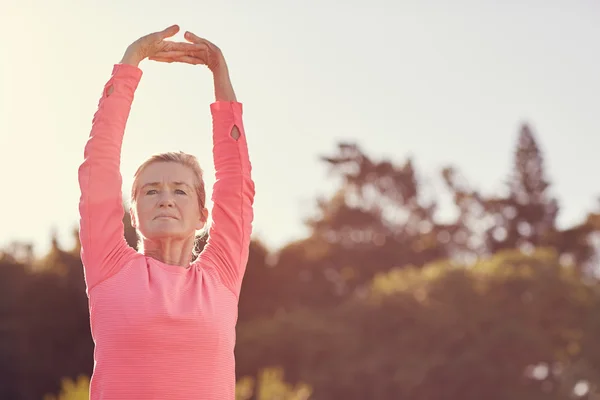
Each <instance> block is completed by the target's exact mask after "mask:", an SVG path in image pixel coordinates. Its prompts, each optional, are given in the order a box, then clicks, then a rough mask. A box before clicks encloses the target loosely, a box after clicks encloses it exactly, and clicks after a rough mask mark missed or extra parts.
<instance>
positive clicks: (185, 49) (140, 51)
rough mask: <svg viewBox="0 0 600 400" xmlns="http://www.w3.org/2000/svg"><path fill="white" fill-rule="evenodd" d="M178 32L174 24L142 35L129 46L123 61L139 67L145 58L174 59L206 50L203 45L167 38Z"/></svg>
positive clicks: (177, 27)
mask: <svg viewBox="0 0 600 400" xmlns="http://www.w3.org/2000/svg"><path fill="white" fill-rule="evenodd" d="M177 32H179V26H177V25H173V26H170V27H168V28H167V29H165V30H163V31H160V32H154V33H151V34H149V35H146V36H142V37H141V38H139V39H137V40H136V41H135V42H133V43H131V44H130V45H129V47H127V50H126V51H125V54H124V55H123V59H122V60H121V63H122V64H130V65H133V66H136V67H137V66H138V65H139V63H140V62H142V60H144V59H145V58H149V57H159V58H161V57H162V58H168V59H172V60H174V59H176V58H178V57H183V56H194V55H196V54H197V53H198V52H200V51H204V50H205V49H204V47H205V46H203V45H199V44H195V43H185V42H173V41H168V40H165V39H167V38H169V37H171V36H173V35H175V34H176V33H177Z"/></svg>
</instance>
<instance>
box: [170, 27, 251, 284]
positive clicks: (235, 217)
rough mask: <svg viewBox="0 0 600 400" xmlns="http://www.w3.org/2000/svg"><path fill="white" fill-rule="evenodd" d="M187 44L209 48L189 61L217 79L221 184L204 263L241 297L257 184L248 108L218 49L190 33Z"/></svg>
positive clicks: (218, 178) (217, 157)
mask: <svg viewBox="0 0 600 400" xmlns="http://www.w3.org/2000/svg"><path fill="white" fill-rule="evenodd" d="M185 37H186V39H188V40H190V41H191V42H193V43H196V44H200V45H202V44H204V45H205V46H206V51H205V53H204V56H203V57H200V58H196V62H195V61H194V58H193V57H186V58H185V59H183V60H181V59H180V60H178V61H185V62H189V63H192V64H194V63H197V64H205V65H207V66H208V68H209V69H210V70H211V72H212V73H213V79H214V89H215V102H214V103H213V104H211V106H210V111H211V114H212V123H213V158H214V165H215V173H216V181H215V185H214V187H213V193H212V201H213V209H212V224H211V227H210V229H209V237H208V241H207V243H206V246H205V248H204V250H203V252H202V254H201V255H200V257H199V259H198V262H201V263H207V264H208V265H210V266H212V267H213V268H215V269H216V271H217V272H218V274H219V276H220V277H221V280H222V282H223V284H224V285H225V286H227V287H228V288H229V289H230V290H231V291H232V292H233V293H234V294H235V295H236V296H239V293H240V288H241V284H242V280H243V277H244V272H245V270H246V263H247V262H248V252H249V247H250V235H251V232H252V221H253V217H254V215H253V209H252V205H253V203H254V182H253V181H252V177H251V170H252V166H251V164H250V158H249V156H248V144H247V142H246V132H245V130H244V123H243V120H242V104H241V103H239V102H237V99H236V97H235V93H234V90H233V86H232V85H231V80H230V77H229V71H228V68H227V64H226V63H225V59H224V57H223V55H222V53H221V51H220V50H219V49H218V47H216V46H215V45H214V44H212V43H210V42H208V41H207V40H205V39H202V38H199V37H197V36H195V35H193V34H191V33H189V32H187V33H186V35H185Z"/></svg>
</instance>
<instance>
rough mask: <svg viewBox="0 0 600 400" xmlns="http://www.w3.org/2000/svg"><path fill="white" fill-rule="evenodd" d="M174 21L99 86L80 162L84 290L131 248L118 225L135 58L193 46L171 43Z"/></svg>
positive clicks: (140, 43)
mask: <svg viewBox="0 0 600 400" xmlns="http://www.w3.org/2000/svg"><path fill="white" fill-rule="evenodd" d="M178 30H179V27H177V26H176V25H175V26H172V27H170V28H167V29H165V30H164V31H162V32H156V33H153V34H150V35H146V36H144V37H142V38H140V39H138V40H136V41H135V42H134V43H132V44H131V45H130V46H129V47H128V48H127V51H126V52H125V54H124V56H123V59H122V60H121V62H120V63H119V64H116V65H115V66H114V67H113V72H112V75H111V77H110V79H109V80H108V82H107V83H106V84H105V86H104V90H103V91H102V96H101V98H100V102H99V104H98V109H97V111H96V113H95V114H94V118H93V121H92V130H91V133H90V136H89V139H88V141H87V144H86V146H85V150H84V161H83V163H82V164H81V166H80V167H79V187H80V191H81V196H80V201H79V213H80V230H79V235H80V240H81V259H82V262H83V266H84V272H85V280H86V284H87V288H88V292H89V290H91V289H92V288H93V287H94V286H96V285H97V284H98V283H100V282H102V281H103V280H105V279H107V278H109V277H110V276H112V275H114V274H115V273H116V272H118V271H119V269H120V268H121V267H122V266H123V265H124V264H125V263H126V262H127V260H128V259H129V258H130V257H133V256H134V255H135V254H136V252H135V251H134V250H133V249H132V248H131V247H129V246H128V245H127V242H126V241H125V238H124V226H123V222H122V221H123V215H124V210H123V203H122V201H123V197H122V193H121V185H122V178H121V173H120V164H121V144H122V141H123V134H124V131H125V126H126V124H127V119H128V118H129V113H130V110H131V104H132V102H133V98H134V93H135V90H136V89H137V86H138V84H139V82H140V79H141V77H142V71H141V70H140V69H139V68H138V64H139V63H140V62H141V61H142V60H143V59H144V58H146V57H150V56H152V55H156V54H159V55H160V54H161V53H162V54H174V55H181V54H186V53H187V52H190V51H193V49H194V48H195V46H194V45H192V44H189V43H172V42H166V41H164V40H163V39H165V38H167V37H170V36H173V35H174V34H175V33H177V31H178Z"/></svg>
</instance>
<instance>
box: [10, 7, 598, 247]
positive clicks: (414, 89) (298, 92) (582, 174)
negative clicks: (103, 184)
mask: <svg viewBox="0 0 600 400" xmlns="http://www.w3.org/2000/svg"><path fill="white" fill-rule="evenodd" d="M507 3H509V2H502V3H501V2H498V1H495V0H487V1H474V0H473V1H466V0H455V1H451V2H442V1H437V2H435V3H434V2H417V1H391V0H389V1H384V0H370V1H360V2H359V1H356V0H351V1H346V2H339V1H333V0H321V1H316V0H305V1H301V2H291V1H287V2H285V1H273V0H256V1H248V2H241V1H237V2H233V1H231V0H220V1H213V2H207V1H198V0H170V1H168V2H165V1H158V0H147V1H139V0H131V1H114V2H111V1H89V0H88V1H82V0H53V1H43V0H3V1H2V2H0V15H2V23H1V24H0V33H2V38H3V39H2V44H1V45H0V49H1V50H2V51H1V52H0V79H1V80H0V149H1V155H0V170H1V171H2V188H3V189H2V196H1V197H0V199H1V200H0V202H1V204H0V205H1V210H2V222H1V224H0V227H1V228H0V246H3V245H6V244H8V243H9V242H10V241H12V240H25V241H33V242H34V244H35V246H36V249H37V250H38V251H44V250H45V249H47V247H48V245H49V242H50V231H51V229H52V227H56V229H57V230H58V233H59V237H60V239H61V243H62V244H64V245H65V246H70V245H71V244H72V240H71V237H70V232H71V229H72V228H73V227H74V226H76V225H77V224H78V208H77V205H78V201H79V186H78V182H77V168H78V166H79V164H80V163H81V162H82V157H83V148H84V145H85V142H86V140H87V137H88V134H89V130H90V126H91V120H92V116H93V114H94V112H95V110H96V106H97V103H98V99H99V96H100V94H101V91H102V87H103V85H104V83H105V82H106V80H107V79H108V78H109V75H110V72H111V69H112V65H113V64H114V63H115V62H118V61H119V60H120V58H121V55H122V53H123V51H124V50H125V48H126V47H127V45H128V44H129V43H131V42H132V41H133V40H135V39H137V38H138V37H139V36H142V35H144V34H146V33H150V32H153V31H157V30H161V29H164V28H165V27H167V26H169V25H171V24H173V23H177V24H179V25H180V26H181V28H182V31H181V33H180V34H178V35H177V36H176V37H175V39H178V40H181V39H182V37H183V31H185V30H191V31H192V32H194V33H196V34H198V35H199V36H204V37H206V38H208V39H209V40H211V41H213V42H214V43H216V44H217V45H219V46H220V47H221V48H222V49H223V52H224V54H225V56H226V58H227V61H228V64H229V67H230V72H231V75H232V80H233V83H234V87H235V89H236V92H237V95H238V99H239V100H240V101H241V102H243V103H244V110H245V126H246V131H247V135H248V137H249V139H248V140H249V145H250V151H251V158H252V162H253V166H254V170H253V173H254V179H255V182H256V188H257V195H256V202H255V224H254V226H255V233H256V235H257V237H260V238H261V239H263V240H264V241H265V242H266V243H267V244H268V245H270V246H271V247H273V248H275V247H278V246H280V245H283V244H284V243H285V242H287V241H289V240H291V239H294V238H298V237H301V236H302V235H303V234H304V233H305V230H304V227H303V224H302V218H304V217H306V216H308V215H310V214H311V212H312V211H313V210H314V203H315V198H316V196H317V195H319V194H323V193H329V192H331V189H332V187H334V185H333V183H334V182H332V181H331V180H329V179H328V178H327V171H326V168H325V166H324V165H322V164H321V163H320V162H319V161H318V155H319V154H327V153H331V152H332V151H334V150H335V145H336V143H337V142H338V141H339V140H346V141H358V143H359V144H360V145H361V146H362V147H363V148H364V149H365V151H366V152H367V154H370V155H372V156H374V157H376V158H379V157H383V156H385V157H390V158H392V159H394V160H396V161H398V162H399V163H400V162H403V161H404V160H405V158H406V157H408V156H410V155H412V156H414V157H415V162H416V165H417V168H418V171H419V172H420V174H421V175H422V176H423V177H424V178H426V179H427V185H438V182H439V181H440V179H439V170H440V169H441V167H443V166H444V165H447V164H452V165H455V166H457V167H458V168H459V169H460V170H461V171H462V172H463V173H464V174H465V175H466V177H467V178H468V179H469V181H470V182H471V183H473V184H474V185H476V186H478V187H480V188H483V189H484V190H485V191H488V192H489V191H493V190H500V189H501V188H502V182H503V180H504V179H505V178H506V176H507V174H508V173H509V168H510V163H511V161H512V151H513V148H514V144H515V140H516V136H517V132H518V128H519V125H520V123H521V122H522V121H528V122H529V123H531V125H532V126H533V129H534V132H535V133H536V134H537V136H538V138H539V140H540V144H541V147H542V149H543V151H544V152H545V156H546V160H547V167H548V172H549V174H550V176H551V178H552V181H553V183H554V192H555V193H556V194H557V195H558V197H559V199H560V201H561V204H562V206H563V210H562V213H561V217H560V218H561V219H560V220H561V223H562V224H571V223H574V222H577V221H579V220H581V219H582V218H583V217H584V216H585V213H586V212H587V211H590V210H593V209H595V207H596V204H597V200H596V198H597V197H598V195H599V194H600V183H599V181H598V179H597V174H598V171H600V157H598V149H600V134H599V133H600V118H599V117H598V113H597V110H598V108H599V106H600V72H599V71H600V68H599V67H600V41H599V39H598V38H600V23H599V21H600V3H598V2H597V1H596V0H587V1H585V0H580V1H575V0H574V1H568V2H567V1H541V0H540V1H525V2H510V4H507ZM141 68H142V69H143V70H144V76H143V78H142V81H141V83H140V86H139V88H138V91H137V93H136V98H135V101H134V104H133V109H132V113H131V117H130V119H129V123H128V127H127V130H126V135H125V141H124V145H123V153H122V174H123V176H124V182H123V183H124V190H125V192H126V193H127V192H128V191H129V187H130V185H131V182H132V179H131V177H132V175H133V172H134V171H135V169H136V167H137V166H138V165H139V164H140V163H141V162H142V161H143V160H144V159H145V158H146V157H147V156H149V155H151V154H153V153H158V152H163V151H169V150H183V151H186V152H191V153H194V154H196V155H197V156H198V157H199V159H200V161H201V163H202V164H203V167H204V168H205V170H206V174H207V178H208V179H207V184H208V185H209V187H210V186H212V183H213V182H214V178H213V176H214V169H213V167H212V159H211V145H212V143H211V137H210V112H209V104H210V103H211V102H212V101H213V92H212V86H211V76H210V73H209V72H208V70H206V69H205V68H203V67H192V66H187V65H174V64H157V63H152V62H149V61H145V62H144V63H142V65H141ZM436 187H437V186H436ZM448 210H449V208H445V209H444V213H445V214H446V215H448ZM442 216H443V215H442Z"/></svg>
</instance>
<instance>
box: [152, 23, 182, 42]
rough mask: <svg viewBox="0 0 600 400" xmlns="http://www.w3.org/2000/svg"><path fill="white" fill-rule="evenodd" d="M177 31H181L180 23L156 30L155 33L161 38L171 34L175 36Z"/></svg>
mask: <svg viewBox="0 0 600 400" xmlns="http://www.w3.org/2000/svg"><path fill="white" fill-rule="evenodd" d="M177 32H179V25H177V24H175V25H171V26H170V27H168V28H166V29H165V30H162V31H160V32H156V34H155V35H156V36H157V37H158V38H160V39H166V38H169V37H171V36H174V35H175V34H176V33H177Z"/></svg>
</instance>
